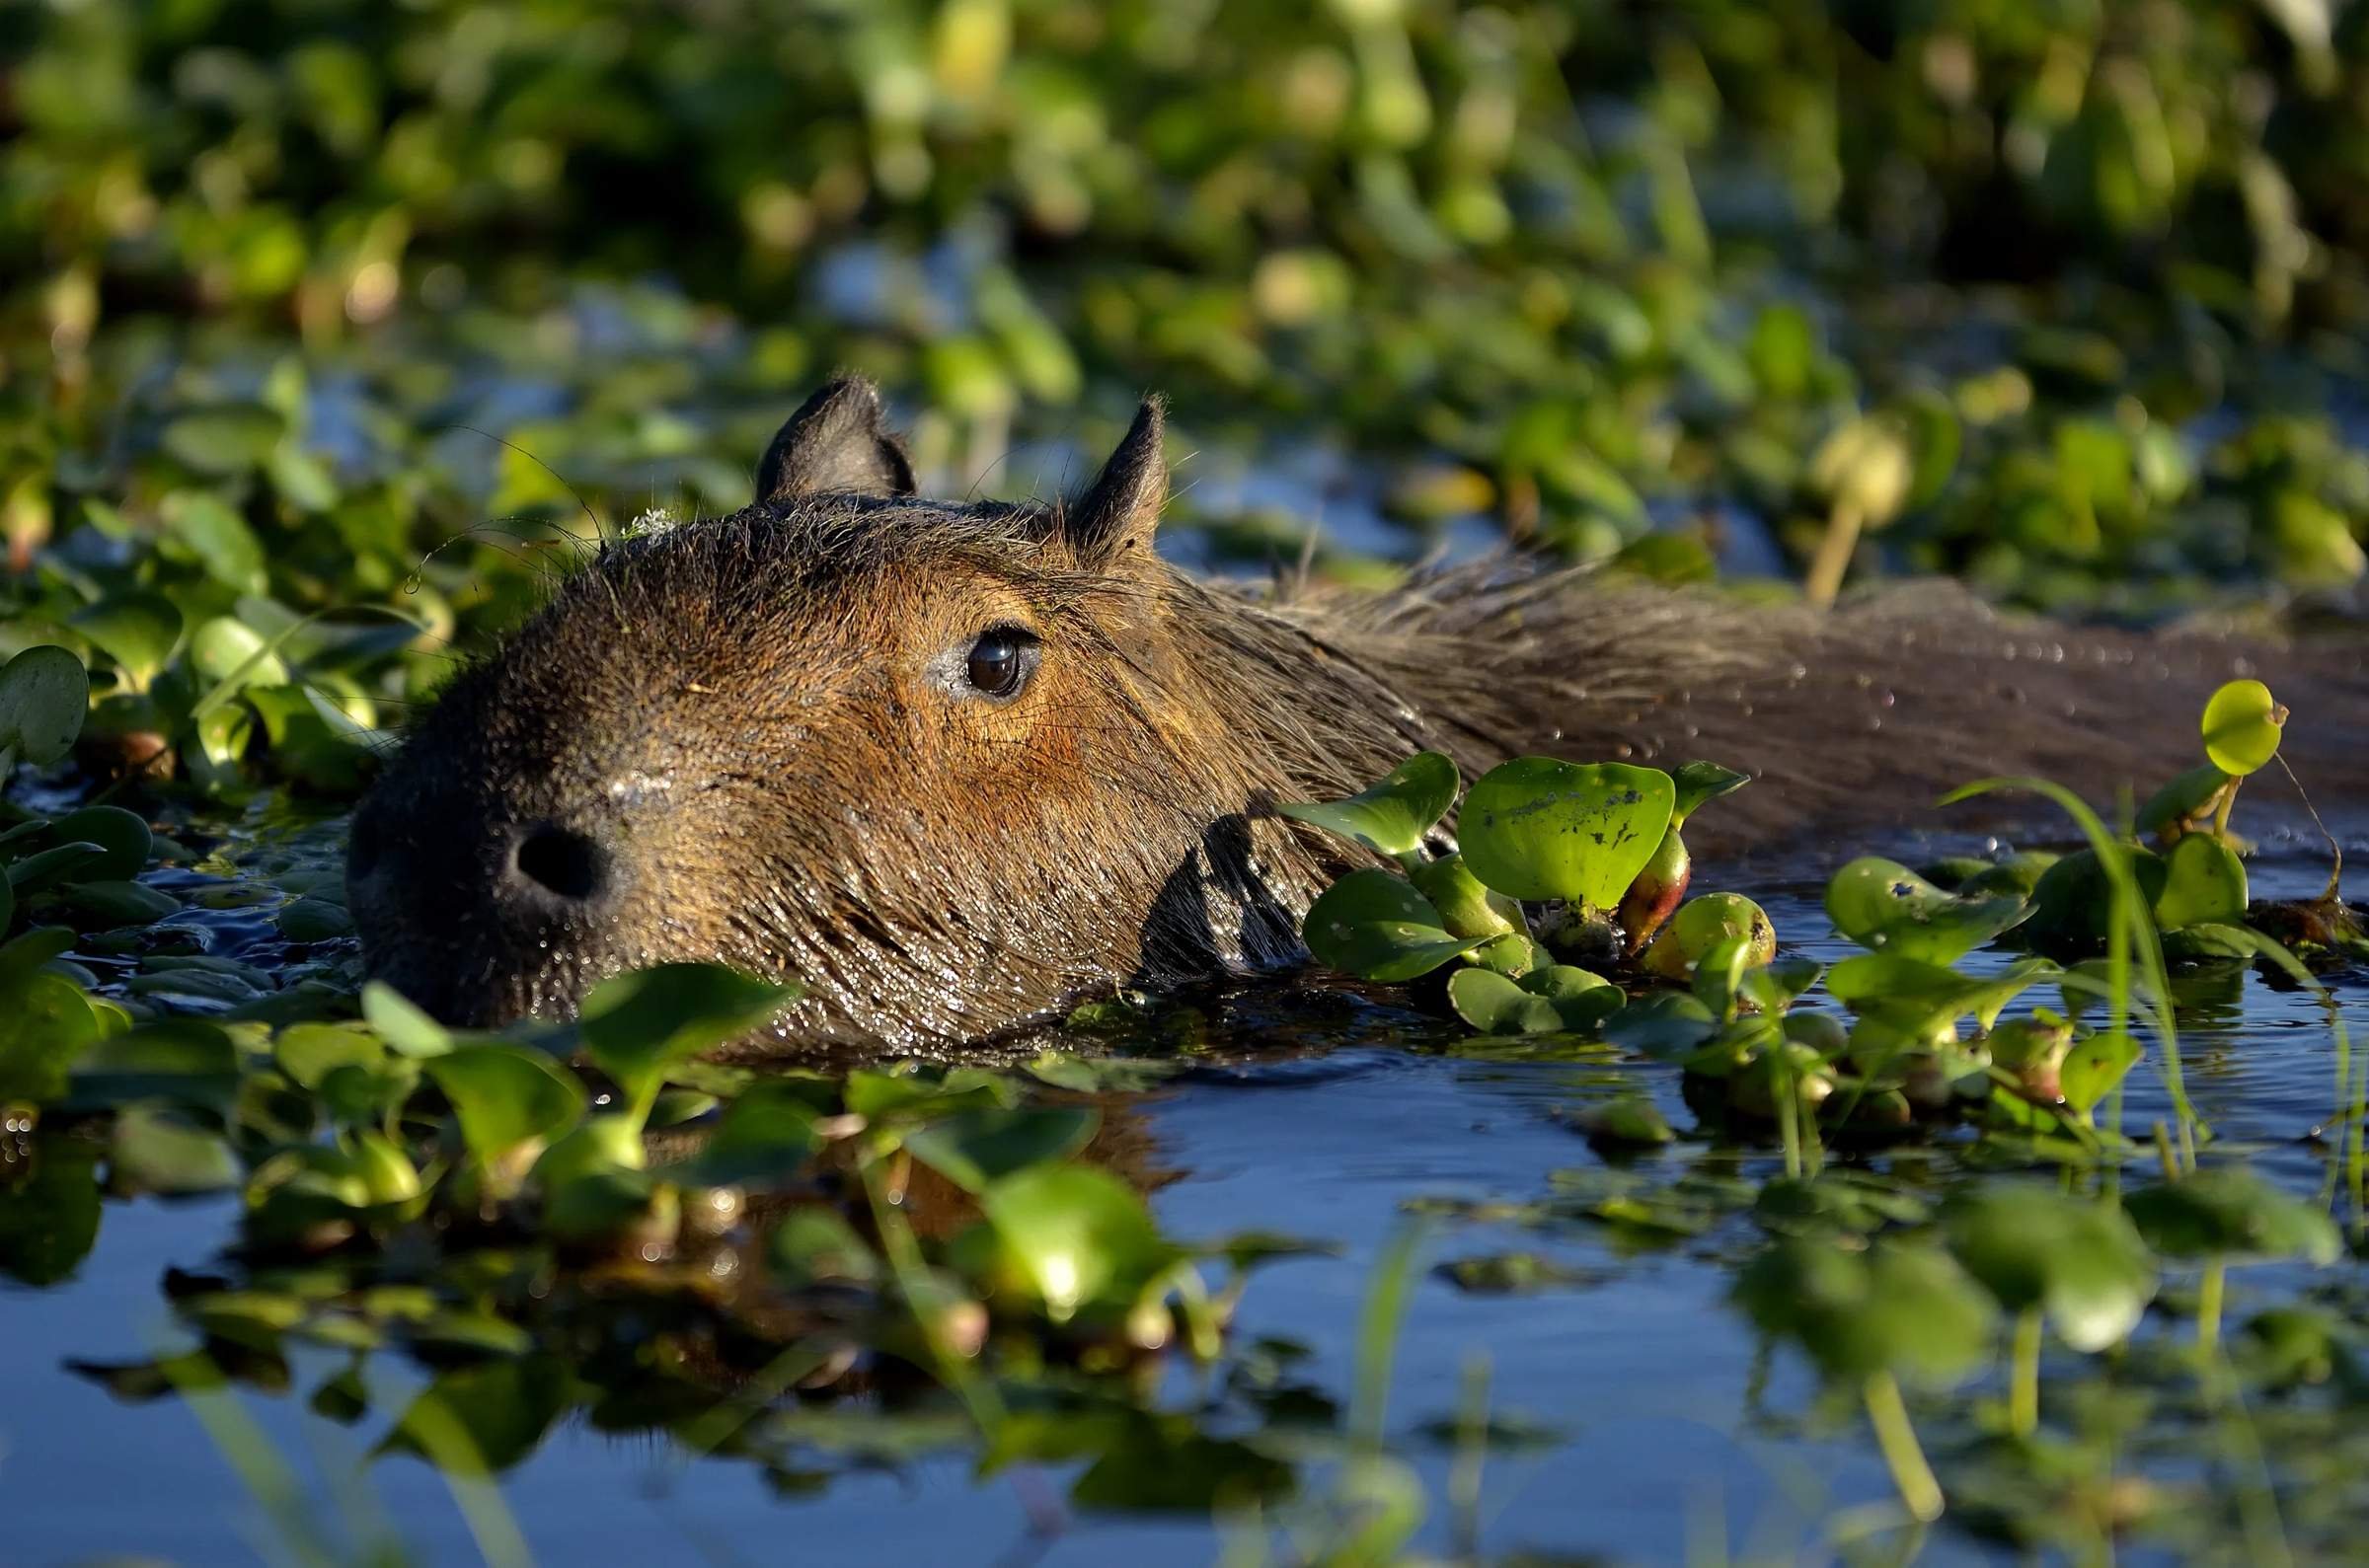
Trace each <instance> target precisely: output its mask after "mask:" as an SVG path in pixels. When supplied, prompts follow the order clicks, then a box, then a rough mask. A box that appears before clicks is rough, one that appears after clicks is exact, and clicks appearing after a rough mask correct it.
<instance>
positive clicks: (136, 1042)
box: [43, 976, 239, 1111]
mask: <svg viewBox="0 0 2369 1568" xmlns="http://www.w3.org/2000/svg"><path fill="white" fill-rule="evenodd" d="M43 978H50V979H55V978H56V977H55V976H47V977H43ZM63 983H64V982H62V981H61V982H60V984H63ZM238 1091H239V1050H238V1047H237V1046H236V1045H234V1044H232V1043H231V1038H230V1036H229V1035H227V1034H225V1033H223V1032H222V1030H221V1029H220V1028H218V1027H216V1026H215V1025H213V1024H211V1023H205V1022H202V1021H200V1020H198V1019H195V1018H171V1019H167V1020H165V1021H163V1022H160V1023H143V1024H141V1025H140V1026H139V1027H137V1028H134V1029H129V1030H126V1031H125V1032H124V1033H121V1034H115V1035H110V1036H108V1037H107V1038H106V1039H103V1040H100V1041H99V1042H97V1043H96V1044H95V1045H93V1046H92V1047H91V1049H90V1050H89V1051H88V1052H86V1053H85V1054H84V1056H83V1059H82V1060H81V1061H80V1062H79V1063H77V1064H76V1065H75V1069H74V1074H73V1078H72V1080H71V1083H70V1092H69V1094H68V1096H67V1104H68V1105H69V1107H70V1108H72V1109H74V1110H78V1111H105V1110H113V1109H115V1107H117V1106H119V1105H123V1104H126V1103H128V1102H130V1101H133V1100H151V1099H153V1100H168V1101H171V1102H172V1103H174V1104H177V1105H191V1106H196V1107H198V1108H200V1109H204V1110H213V1111H222V1110H225V1109H227V1108H228V1107H229V1105H230V1103H231V1101H232V1099H233V1098H234V1097H235V1096H236V1095H237V1094H238Z"/></svg>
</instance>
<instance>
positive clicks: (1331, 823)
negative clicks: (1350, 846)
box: [1275, 751, 1457, 856]
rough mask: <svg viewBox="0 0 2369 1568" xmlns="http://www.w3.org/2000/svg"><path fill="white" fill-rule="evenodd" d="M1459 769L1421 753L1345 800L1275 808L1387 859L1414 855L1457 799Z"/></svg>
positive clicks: (1437, 755)
mask: <svg viewBox="0 0 2369 1568" xmlns="http://www.w3.org/2000/svg"><path fill="white" fill-rule="evenodd" d="M1456 784H1457V779H1456V765H1455V764H1454V763H1453V762H1450V761H1449V760H1448V759H1447V758H1446V757H1445V756H1443V755H1441V754H1440V753H1438V752H1436V751H1425V752H1417V753H1416V754H1415V755H1414V756H1413V757H1410V758H1408V759H1407V760H1406V761H1405V762H1403V763H1401V764H1399V765H1398V766H1397V767H1396V768H1393V769H1392V770H1391V771H1390V773H1389V774H1388V775H1387V776H1386V777H1385V778H1384V779H1383V780H1382V782H1381V783H1380V784H1375V785H1374V786H1373V787H1371V788H1369V789H1361V790H1359V791H1358V792H1357V793H1355V794H1353V795H1350V796H1349V797H1348V798H1347V799H1345V800H1326V801H1294V802H1292V803H1291V804H1288V805H1281V806H1277V807H1276V808H1275V809H1276V810H1277V811H1278V812H1280V813H1281V814H1282V815H1284V816H1287V817H1291V818H1294V819H1296V820H1298V821H1301V822H1307V823H1312V824H1314V825H1315V826H1317V827H1320V828H1323V829H1325V830H1326V831H1327V832H1330V833H1337V834H1339V835H1340V836H1341V837H1342V838H1344V839H1348V840H1351V841H1353V842H1355V843H1358V844H1362V845H1364V846H1365V847H1366V848H1367V849H1369V850H1373V851H1376V852H1378V853H1380V854H1383V855H1389V856H1400V855H1412V854H1414V852H1415V851H1416V850H1419V849H1421V848H1422V845H1423V835H1424V834H1426V833H1428V832H1430V831H1431V828H1432V826H1433V825H1434V824H1435V823H1437V822H1438V821H1439V819H1440V818H1441V817H1443V816H1445V815H1447V811H1448V807H1449V806H1450V805H1452V804H1454V803H1455V800H1456Z"/></svg>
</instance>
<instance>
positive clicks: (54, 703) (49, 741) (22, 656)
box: [0, 643, 91, 768]
mask: <svg viewBox="0 0 2369 1568" xmlns="http://www.w3.org/2000/svg"><path fill="white" fill-rule="evenodd" d="M90 708H91V678H90V674H89V672H87V671H86V670H84V669H83V667H82V660H80V659H78V658H76V657H75V656H74V655H73V654H71V653H69V652H67V651H66V650H65V649H64V648H61V647H54V646H51V645H50V644H48V643H41V644H38V645H37V646H34V647H30V648H27V649H25V650H24V651H23V652H22V653H19V654H18V655H17V656H16V657H15V658H13V659H10V660H9V661H8V662H7V663H6V664H5V665H0V755H6V756H13V757H15V758H17V759H18V760H19V761H23V762H29V763H32V764H33V765H34V766H36V767H38V768H46V767H48V766H49V765H50V764H51V763H53V762H58V761H60V760H62V759H63V758H64V757H65V755H66V753H68V752H70V751H72V750H73V749H74V742H75V739H76V738H77V737H78V736H80V735H81V734H82V721H83V718H84V716H85V715H86V714H87V713H89V711H90Z"/></svg>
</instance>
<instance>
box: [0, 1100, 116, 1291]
mask: <svg viewBox="0 0 2369 1568" xmlns="http://www.w3.org/2000/svg"><path fill="white" fill-rule="evenodd" d="M0 1098H6V1096H5V1095H0ZM32 1160H33V1170H32V1173H31V1175H30V1176H24V1177H19V1178H16V1179H14V1180H12V1181H11V1182H10V1183H9V1186H8V1188H7V1192H6V1195H5V1197H0V1274H5V1275H7V1276H9V1277H10V1278H11V1279H16V1280H21V1281H23V1282H24V1283H25V1284H27V1285H31V1286H35V1287H37V1288H38V1287H40V1286H44V1285H56V1284H59V1283H61V1282H63V1281H65V1280H67V1279H69V1278H71V1277H72V1276H73V1273H74V1271H75V1270H76V1269H78V1268H80V1267H81V1266H82V1260H83V1259H84V1258H86V1257H88V1256H90V1254H91V1246H92V1244H93V1243H94V1242H96V1241H97V1240H98V1239H99V1212H100V1202H99V1183H98V1180H97V1176H96V1171H97V1167H98V1164H99V1149H98V1146H97V1145H96V1144H94V1143H91V1142H90V1141H88V1140H86V1139H82V1138H77V1137H72V1136H65V1137H59V1136H54V1135H52V1136H45V1137H42V1138H40V1139H38V1141H36V1142H35V1143H34V1145H33V1151H32ZM19 1168H22V1167H21V1166H20V1167H19Z"/></svg>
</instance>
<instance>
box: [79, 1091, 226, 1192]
mask: <svg viewBox="0 0 2369 1568" xmlns="http://www.w3.org/2000/svg"><path fill="white" fill-rule="evenodd" d="M108 1151H109V1152H108V1185H109V1186H110V1187H112V1188H114V1189H115V1191H116V1192H118V1193H133V1192H156V1193H163V1194H166V1195H167V1196H178V1195H181V1194H185V1193H197V1192H220V1191H221V1190H222V1189H224V1188H225V1187H235V1186H237V1185H238V1184H239V1161H238V1157H236V1156H235V1155H233V1154H232V1153H231V1152H230V1145H229V1144H227V1143H225V1142H223V1140H222V1136H221V1135H220V1134H219V1133H211V1132H207V1131H206V1130H205V1129H204V1128H202V1127H195V1126H192V1125H191V1124H190V1123H189V1122H186V1121H184V1120H182V1119H181V1118H180V1117H179V1116H176V1115H175V1114H174V1113H173V1112H171V1111H168V1110H162V1109H159V1108H157V1107H155V1106H150V1105H134V1106H131V1107H129V1108H128V1109H126V1110H124V1111H123V1112H121V1113H120V1114H119V1115H117V1116H116V1117H115V1130H114V1132H113V1134H112V1136H111V1137H110V1139H109V1143H108Z"/></svg>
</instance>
